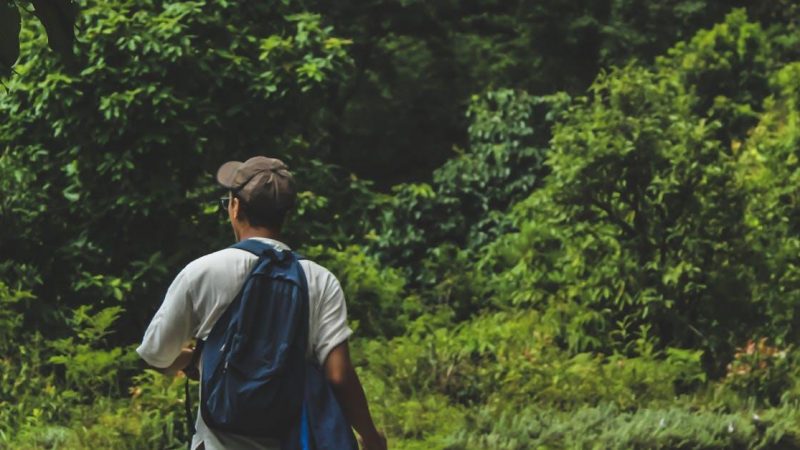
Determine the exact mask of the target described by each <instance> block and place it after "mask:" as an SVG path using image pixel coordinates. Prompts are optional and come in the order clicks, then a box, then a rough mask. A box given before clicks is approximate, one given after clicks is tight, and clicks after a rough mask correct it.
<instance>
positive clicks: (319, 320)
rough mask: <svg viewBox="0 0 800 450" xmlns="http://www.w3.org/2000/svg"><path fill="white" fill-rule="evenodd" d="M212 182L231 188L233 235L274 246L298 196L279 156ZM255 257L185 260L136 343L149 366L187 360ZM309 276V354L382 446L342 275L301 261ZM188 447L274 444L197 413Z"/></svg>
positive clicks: (236, 165)
mask: <svg viewBox="0 0 800 450" xmlns="http://www.w3.org/2000/svg"><path fill="white" fill-rule="evenodd" d="M217 182H218V183H219V184H220V185H222V186H223V187H224V188H226V189H228V191H229V193H228V197H227V198H225V199H223V204H224V206H225V207H226V208H227V211H228V218H229V219H230V222H231V226H232V227H233V234H234V236H235V238H236V241H237V242H238V241H242V240H245V239H258V240H260V241H262V242H265V243H268V244H271V245H273V246H275V247H276V248H277V249H279V250H289V247H288V246H287V245H286V244H284V243H282V242H281V241H280V232H281V228H282V226H283V223H284V219H285V217H286V214H287V213H288V212H289V211H290V210H291V209H292V207H293V206H294V203H295V200H296V191H295V187H294V179H293V177H292V174H291V173H290V172H289V170H288V167H286V165H284V164H283V163H282V162H281V161H280V160H277V159H273V158H267V157H263V156H256V157H253V158H250V159H248V160H247V161H245V162H243V163H242V162H238V161H230V162H227V163H225V164H223V165H222V166H221V167H220V168H219V170H218V171H217ZM256 261H257V257H256V256H255V255H253V254H251V253H249V252H246V251H244V250H239V249H232V248H227V249H224V250H220V251H218V252H215V253H211V254H209V255H206V256H203V257H201V258H199V259H197V260H195V261H192V262H191V263H189V265H187V266H186V267H185V268H184V269H183V270H182V271H181V272H180V273H179V274H178V276H177V277H176V278H175V280H174V281H173V282H172V285H171V286H170V287H169V289H168V291H167V294H166V296H165V298H164V302H163V304H162V305H161V308H159V310H158V312H157V313H156V315H155V316H154V317H153V320H152V322H151V323H150V325H149V326H148V328H147V331H146V332H145V335H144V338H143V341H142V344H141V345H140V346H139V347H138V348H137V349H136V351H137V352H138V353H139V355H140V356H141V357H142V359H144V360H145V361H146V362H147V363H148V364H149V365H151V366H153V367H155V368H157V369H160V370H162V371H163V372H165V373H167V374H175V373H177V372H178V371H179V370H182V369H184V368H186V367H187V366H188V365H189V364H190V362H191V361H192V353H193V350H192V349H191V348H188V347H187V345H188V343H189V342H190V341H191V339H192V338H197V339H205V338H206V337H207V336H208V334H209V333H210V332H211V329H212V328H213V327H214V324H215V322H216V321H217V319H218V318H219V317H220V316H221V315H222V314H223V313H224V312H225V309H226V308H227V307H228V305H229V304H230V303H231V302H232V301H233V300H234V298H235V297H236V295H237V294H238V293H239V291H240V289H241V287H242V285H243V284H244V281H245V279H246V277H247V275H248V274H249V273H250V271H251V269H252V268H253V267H254V264H255V263H256ZM300 264H301V266H302V268H303V272H304V273H305V276H306V280H307V282H308V298H309V336H308V349H307V352H306V356H307V358H309V359H311V358H316V361H317V362H318V363H319V364H320V367H322V369H323V372H324V374H325V377H326V378H327V379H328V381H329V382H330V383H331V385H332V386H333V389H334V392H335V394H336V397H337V400H338V401H339V404H340V405H341V407H342V410H343V412H344V414H345V417H347V419H348V421H349V423H350V424H351V425H352V426H353V428H355V430H356V432H358V434H359V435H360V437H361V440H362V444H363V446H364V448H366V449H368V450H373V449H374V450H384V449H386V439H385V438H384V437H383V436H382V435H381V434H380V433H379V432H378V431H377V430H376V428H375V425H374V423H373V421H372V418H371V416H370V413H369V408H368V406H367V401H366V397H365V396H364V390H363V388H362V387H361V382H360V381H359V379H358V376H357V375H356V372H355V370H354V368H353V365H352V363H351V361H350V353H349V348H348V344H347V339H348V338H349V337H350V335H351V334H352V331H351V330H350V328H349V327H348V326H347V307H346V305H345V299H344V294H343V293H342V289H341V287H340V285H339V281H338V280H337V279H336V277H334V276H333V274H331V273H330V272H329V271H328V270H327V269H325V268H324V267H322V266H320V265H319V264H316V263H314V262H312V261H308V260H302V261H301V262H300ZM196 429H197V432H196V433H195V435H194V436H193V438H192V449H193V450H196V449H205V450H222V449H228V450H235V449H265V450H266V449H277V448H279V443H278V442H277V441H275V440H271V439H264V438H254V437H247V436H241V435H235V434H232V433H225V432H221V431H218V430H212V429H210V428H209V427H208V426H206V424H205V423H204V422H203V418H202V416H201V415H200V414H198V416H197V420H196Z"/></svg>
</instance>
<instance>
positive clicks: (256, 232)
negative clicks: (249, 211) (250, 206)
mask: <svg viewBox="0 0 800 450" xmlns="http://www.w3.org/2000/svg"><path fill="white" fill-rule="evenodd" d="M256 237H260V238H267V239H273V240H276V241H279V240H280V233H277V232H275V231H272V230H270V229H269V228H247V229H245V230H242V231H241V233H239V240H240V241H243V240H245V239H250V238H256Z"/></svg>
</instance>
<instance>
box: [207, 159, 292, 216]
mask: <svg viewBox="0 0 800 450" xmlns="http://www.w3.org/2000/svg"><path fill="white" fill-rule="evenodd" d="M217 182H218V183H219V184H221V185H222V186H223V187H225V188H226V189H229V190H231V191H233V193H234V194H236V196H237V197H239V198H241V199H242V200H244V201H245V202H246V203H247V204H248V205H249V206H252V207H255V208H259V209H265V210H269V211H286V210H289V209H291V208H292V207H294V204H295V200H296V198H297V191H296V190H295V186H294V177H293V176H292V173H291V172H289V167H287V166H286V164H284V163H283V161H281V160H279V159H275V158H267V157H266V156H254V157H252V158H250V159H248V160H247V161H245V162H240V161H228V162H226V163H225V164H223V165H222V166H220V168H219V170H217Z"/></svg>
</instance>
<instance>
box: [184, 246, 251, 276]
mask: <svg viewBox="0 0 800 450" xmlns="http://www.w3.org/2000/svg"><path fill="white" fill-rule="evenodd" d="M251 259H256V256H255V255H253V254H252V253H249V252H246V251H244V250H239V249H235V248H230V247H228V248H223V249H222V250H217V251H215V252H213V253H209V254H207V255H203V256H201V257H199V258H197V259H195V260H194V261H192V262H190V263H189V264H187V265H186V267H184V269H183V271H184V272H185V273H186V274H189V275H193V274H200V273H208V272H216V271H226V270H230V269H232V268H234V267H236V265H237V263H241V262H244V261H248V260H251Z"/></svg>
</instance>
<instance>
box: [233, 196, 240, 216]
mask: <svg viewBox="0 0 800 450" xmlns="http://www.w3.org/2000/svg"><path fill="white" fill-rule="evenodd" d="M231 219H233V220H239V199H238V198H236V197H233V196H231Z"/></svg>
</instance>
